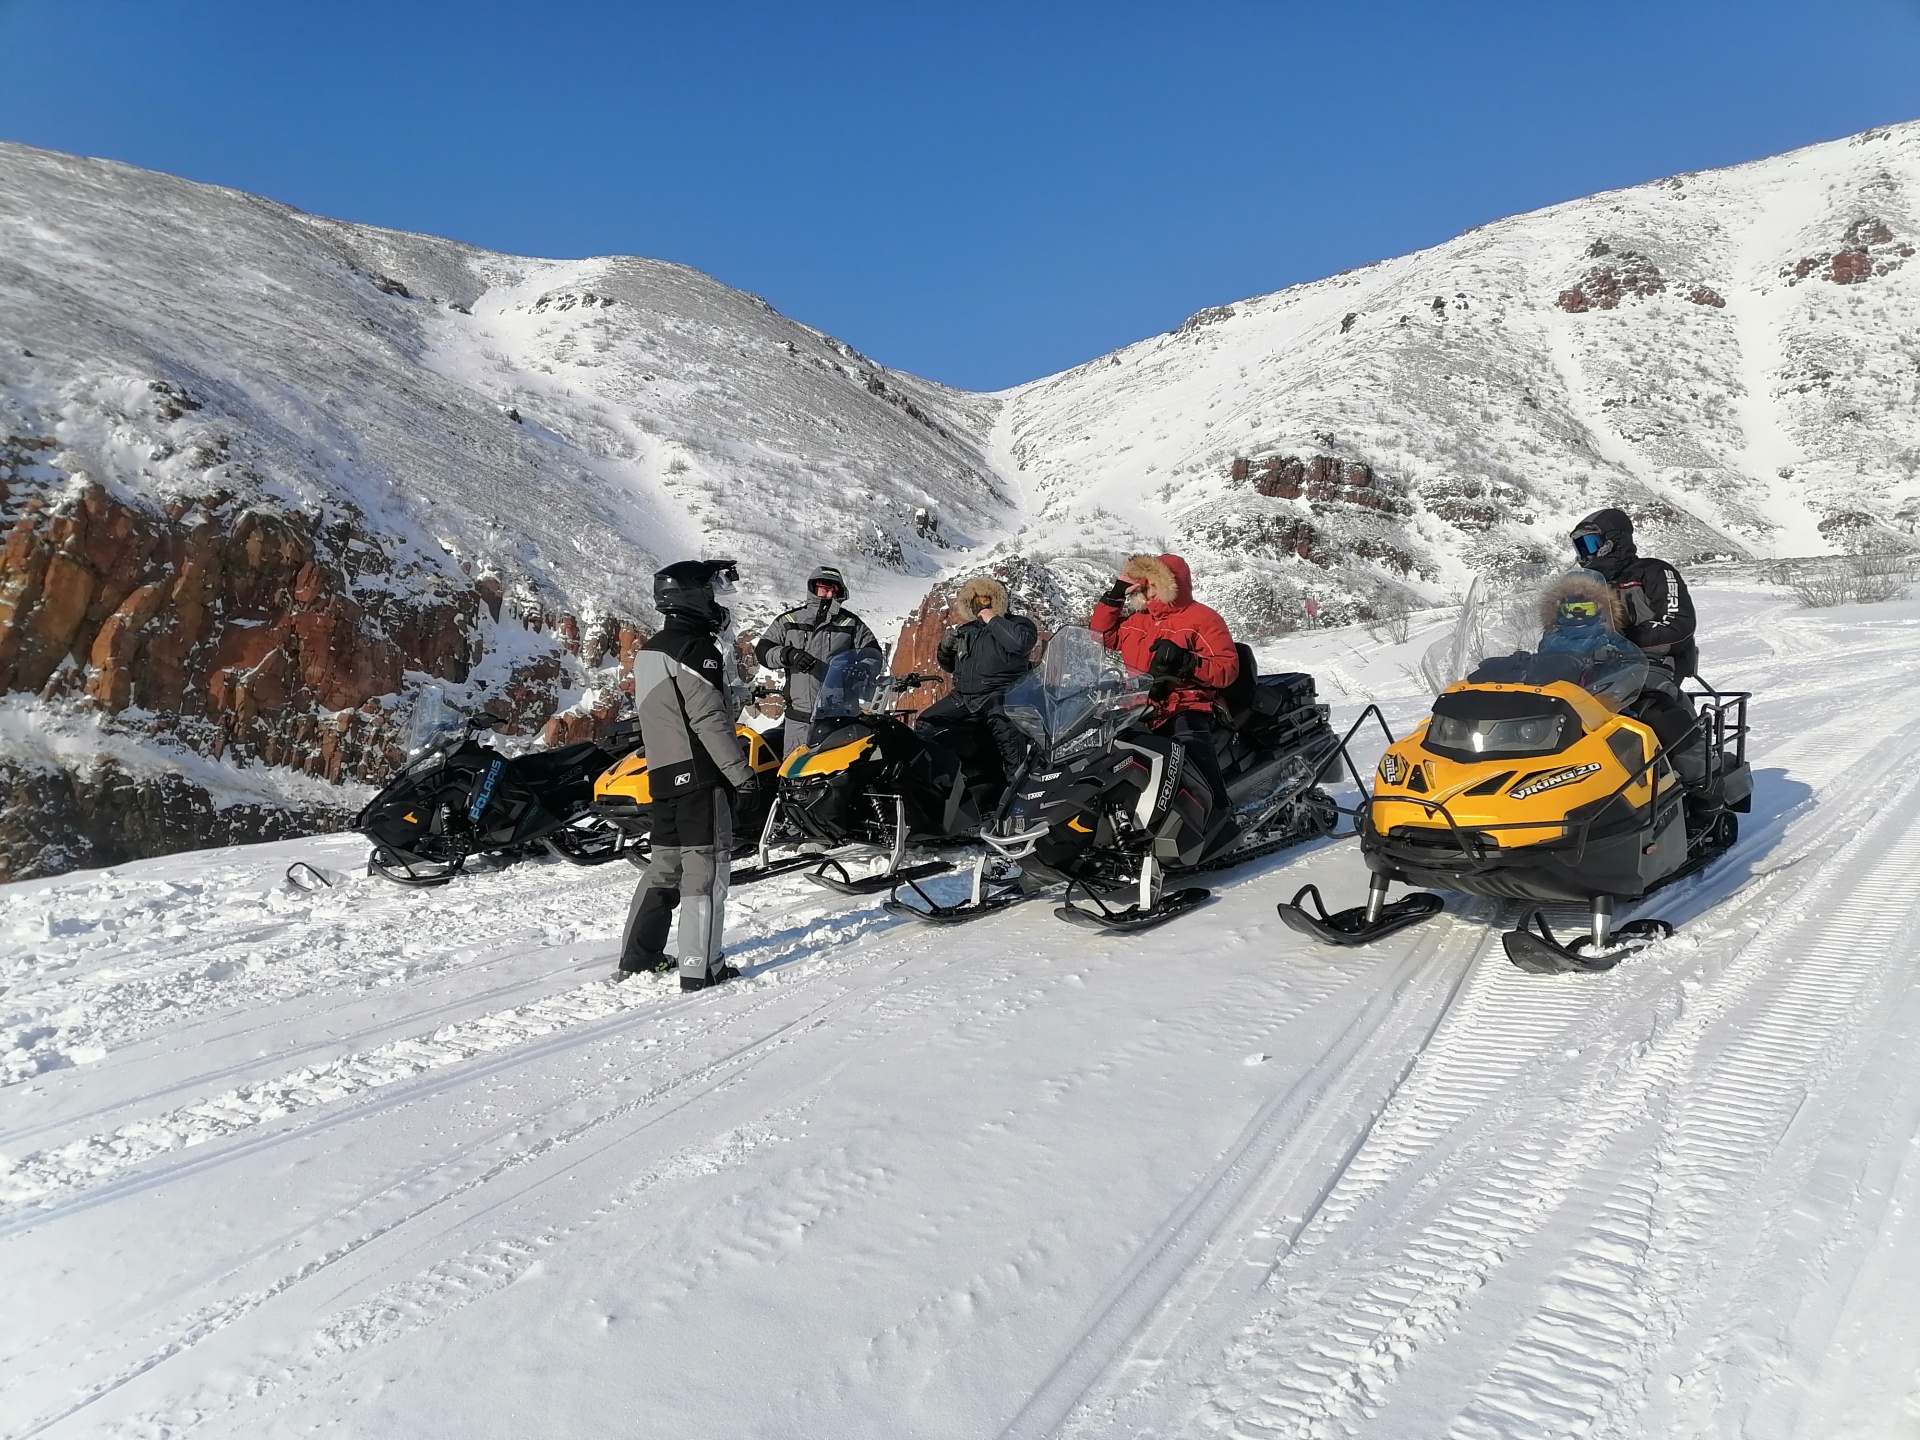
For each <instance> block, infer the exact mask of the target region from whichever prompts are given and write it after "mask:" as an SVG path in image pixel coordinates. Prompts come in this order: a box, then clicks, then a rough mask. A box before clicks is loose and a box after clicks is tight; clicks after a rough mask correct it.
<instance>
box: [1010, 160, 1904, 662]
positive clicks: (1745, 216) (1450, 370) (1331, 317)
mask: <svg viewBox="0 0 1920 1440" xmlns="http://www.w3.org/2000/svg"><path fill="white" fill-rule="evenodd" d="M1917 245H1920V124H1910V125H1904V126H1898V127H1894V128H1892V129H1887V130H1879V131H1873V132H1870V133H1867V134H1864V135H1860V136H1857V137H1855V138H1853V139H1850V140H1845V141H1839V142H1835V143H1832V144H1826V145H1818V146H1814V147H1812V148H1810V149H1806V150H1801V151H1797V152H1795V153H1793V154H1789V155H1784V156H1780V157H1778V158H1775V159H1771V160H1765V161H1761V162H1758V163H1755V164H1751V165H1743V166H1740V167H1738V168H1735V169H1730V170H1721V171H1713V172H1709V173H1703V174H1697V175H1685V176H1679V177H1676V178H1674V179H1670V180H1665V181H1661V182H1659V183H1657V184H1651V185H1643V186H1640V187H1637V188H1635V189H1631V190H1623V191H1618V192H1615V193H1611V194H1605V195H1598V196H1594V197H1593V198H1591V199H1587V200H1580V201H1576V202H1574V203H1571V204H1567V205H1560V206H1557V207H1555V208H1553V209H1550V210H1544V211H1540V212H1538V213H1535V214H1530V215H1522V216H1518V217H1515V218H1513V219H1509V220H1503V221H1500V222H1499V223H1497V224H1493V225H1487V226H1484V227H1482V228H1481V229H1478V230H1475V231H1473V232H1471V233H1469V234H1467V235H1463V236H1461V237H1460V238H1459V239H1457V240H1454V241H1451V242H1450V243H1448V244H1445V245H1442V246H1439V247H1437V248H1435V249H1433V250H1428V251H1424V252H1421V253H1419V254H1416V255H1409V256H1405V257H1402V258H1400V259H1395V260H1388V261H1384V262H1382V263H1380V264H1377V265H1373V266H1369V267H1367V268H1365V269H1362V270H1356V271H1351V272H1348V273H1346V274H1342V275H1337V276H1334V277H1332V278H1331V279H1328V280H1323V281H1320V282H1318V283H1316V284H1311V285H1303V286H1299V287H1297V288H1294V289H1291V290H1285V291H1281V292H1280V293H1278V294H1274V295H1268V296H1265V297H1262V298H1260V299H1254V300H1248V301H1245V302H1242V303H1240V304H1235V305H1229V306H1222V307H1220V308H1218V309H1215V310H1209V311H1203V312H1201V313H1200V314H1198V315H1196V316H1194V317H1193V318H1192V319H1190V320H1189V321H1188V322H1187V323H1186V324H1185V325H1184V326H1182V327H1181V328H1180V329H1179V330H1178V331H1177V332H1175V333H1173V334H1170V335H1164V336H1160V337H1158V338H1155V339H1152V340H1147V341H1143V342H1142V343H1140V344H1138V345H1134V346H1130V347H1129V348H1127V349H1125V350H1121V351H1118V352H1116V353H1114V354H1112V355H1108V356H1103V357H1101V358H1100V359H1098V360H1094V361H1091V362H1089V363H1088V364H1086V365H1083V366H1081V367H1079V368H1078V369H1075V370H1071V371H1068V372H1066V373H1065V374H1062V375H1058V376H1055V377H1053V378H1051V379H1048V380H1043V381H1039V382H1037V383H1035V384H1033V385H1030V386H1026V387H1023V388H1021V389H1020V390H1018V391H1015V392H1013V394H1012V395H1011V396H1010V397H1009V402H1008V405H1007V409H1006V411H1005V413H1004V414H1003V416H1002V420H1001V431H1000V438H1001V441H1002V443H1003V444H1004V446H1005V447H1006V452H1007V454H1008V455H1009V456H1010V457H1011V458H1012V460H1014V461H1015V462H1017V464H1018V466H1019V469H1020V472H1021V475H1022V477H1023V480H1024V482H1025V486H1026V489H1027V491H1028V494H1029V496H1030V501H1031V505H1032V513H1031V515H1030V516H1029V517H1028V520H1029V524H1028V529H1027V530H1026V531H1025V532H1024V533H1023V535H1022V537H1021V541H1020V543H1021V545H1022V546H1023V547H1025V548H1027V549H1029V550H1038V551H1045V552H1049V553H1053V554H1058V555H1061V556H1063V557H1067V558H1073V557H1078V556H1088V557H1090V558H1092V559H1093V560H1095V561H1096V562H1097V563H1101V564H1104V563H1106V556H1107V555H1108V554H1110V552H1111V551H1112V550H1113V549H1114V548H1115V547H1116V546H1117V545H1121V544H1126V543H1139V544H1146V545H1156V544H1164V545H1169V546H1174V547H1183V548H1184V549H1185V550H1186V551H1187V553H1188V554H1189V555H1190V556H1192V557H1194V558H1195V559H1196V561H1197V563H1196V565H1195V571H1196V575H1198V576H1200V577H1202V578H1201V590H1202V593H1203V596H1205V597H1207V598H1212V599H1214V600H1215V601H1216V602H1217V603H1221V604H1222V605H1223V608H1225V609H1227V610H1228V611H1229V612H1230V613H1231V614H1232V615H1233V616H1234V617H1235V618H1237V619H1239V620H1241V621H1242V622H1243V624H1247V625H1251V626H1253V627H1256V628H1266V629H1284V628H1286V627H1287V626H1288V625H1290V624H1293V623H1297V621H1298V619H1299V616H1300V613H1301V608H1302V602H1303V601H1304V599H1305V598H1307V597H1309V596H1313V597H1317V598H1318V599H1319V600H1320V601H1321V602H1322V603H1323V604H1324V605H1326V606H1327V613H1329V614H1334V615H1338V614H1339V613H1341V611H1342V610H1348V609H1350V608H1351V607H1350V605H1349V604H1348V603H1346V602H1354V601H1358V602H1360V603H1364V602H1365V601H1366V599H1367V597H1369V596H1371V595H1377V594H1378V593H1379V592H1380V591H1381V589H1382V588H1383V587H1385V586H1390V585H1393V584H1395V583H1398V582H1407V583H1408V584H1409V585H1410V588H1411V589H1412V590H1413V591H1414V592H1416V593H1424V594H1426V595H1429V596H1431V595H1434V594H1437V593H1438V592H1439V591H1442V590H1445V589H1453V588H1457V587H1458V586H1459V585H1460V584H1461V583H1462V582H1463V581H1464V580H1465V579H1466V578H1467V577H1468V576H1469V575H1470V574H1471V573H1473V572H1474V571H1498V570H1500V569H1502V568H1503V567H1505V566H1506V565H1508V564H1510V563H1511V562H1512V561H1514V560H1515V559H1516V558H1524V557H1525V556H1527V555H1528V554H1530V553H1534V552H1539V551H1545V552H1550V553H1551V554H1553V555H1555V556H1559V555H1562V554H1564V553H1565V550H1564V544H1565V542H1564V535H1565V532H1566V530H1567V529H1568V528H1569V522H1570V521H1572V520H1574V519H1576V518H1577V517H1578V516H1580V515H1581V514H1583V513H1585V512H1587V511H1589V510H1591V509H1594V508H1596V507H1597V506H1599V505H1602V504H1607V503H1619V504H1622V505H1624V506H1625V507H1626V508H1627V509H1628V510H1629V511H1630V512H1631V513H1633V514H1634V515H1635V516H1636V518H1637V519H1638V520H1639V521H1640V522H1641V525H1642V527H1643V529H1644V530H1645V531H1646V532H1647V534H1648V536H1649V539H1650V542H1651V546H1652V547H1653V548H1655V549H1657V550H1658V551H1660V552H1662V553H1666V554H1669V555H1672V556H1674V558H1677V559H1683V560H1685V559H1691V558H1694V557H1698V556H1703V555H1710V554H1732V555H1740V554H1745V555H1753V556H1758V557H1770V556H1777V555H1804V554H1818V553H1825V552H1826V551H1828V550H1830V549H1832V548H1835V547H1836V546H1839V545H1844V544H1846V543H1859V542H1860V540H1861V539H1862V538H1864V537H1865V536H1867V535H1873V534H1877V535H1879V536H1881V537H1882V538H1883V539H1889V540H1892V541H1894V542H1895V543H1901V542H1906V541H1910V540H1911V538H1912V537H1913V536H1914V534H1915V533H1916V531H1920V258H1917V257H1916V246H1917ZM1316 457H1318V458H1319V459H1320V464H1319V465H1318V466H1317V467H1316V466H1315V465H1314V461H1315V459H1316ZM1236 460H1238V461H1240V462H1242V463H1241V465H1240V466H1239V467H1238V469H1239V472H1240V473H1239V474H1236V465H1235V462H1236ZM1289 460H1294V461H1298V462H1299V463H1298V464H1294V465H1289V464H1288V463H1287V462H1288V461H1289ZM1362 467H1364V468H1362ZM1262 492H1265V493H1262Z"/></svg>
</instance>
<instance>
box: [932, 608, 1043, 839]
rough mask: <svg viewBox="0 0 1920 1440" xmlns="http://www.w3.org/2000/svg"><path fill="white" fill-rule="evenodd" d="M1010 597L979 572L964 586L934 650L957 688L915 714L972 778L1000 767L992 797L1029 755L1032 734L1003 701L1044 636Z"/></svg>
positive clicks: (989, 777) (1030, 663)
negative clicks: (1012, 607)
mask: <svg viewBox="0 0 1920 1440" xmlns="http://www.w3.org/2000/svg"><path fill="white" fill-rule="evenodd" d="M1008 603H1009V602H1008V597H1007V587H1006V586H1004V585H1002V584H1001V583H1000V582H999V581H998V580H995V579H994V578H993V577H992V576H990V575H976V576H975V577H974V578H973V579H971V580H969V581H967V582H966V583H965V584H963V585H962V586H961V587H960V591H959V593H958V594H957V595H955V596H954V600H953V620H954V624H953V627H952V628H951V629H949V630H948V631H947V633H946V634H945V635H943V636H942V637H941V639H940V645H939V648H938V649H936V650H935V652H934V658H935V659H936V660H938V661H939V663H940V668H941V669H942V670H945V671H946V672H947V673H948V674H950V675H951V676H953V690H952V692H951V693H949V694H947V695H944V696H942V697H941V698H940V699H938V700H936V701H934V702H933V704H931V705H929V706H928V707H927V708H926V709H925V710H922V711H921V712H920V718H919V719H918V720H917V721H915V727H916V728H917V729H920V730H923V731H926V732H927V733H928V736H929V738H932V739H937V740H940V741H941V742H942V743H944V744H946V745H947V746H949V748H951V749H952V750H953V751H954V753H956V754H957V755H959V756H960V759H961V761H962V763H963V764H965V765H966V767H967V773H968V776H969V778H971V779H973V780H974V781H975V783H979V782H980V781H981V780H983V779H986V780H992V777H993V774H994V772H995V771H996V770H997V771H998V773H999V779H998V780H997V782H994V783H995V791H996V793H995V794H994V795H993V797H992V800H993V801H995V802H997V801H998V800H1000V799H1001V798H1002V795H1001V793H1000V792H1001V791H1002V790H1004V788H1005V787H1006V786H1008V785H1011V784H1012V783H1013V781H1014V779H1015V778H1016V777H1017V776H1018V775H1019V773H1020V767H1021V766H1022V765H1024V764H1025V763H1026V760H1027V746H1028V741H1027V737H1026V735H1025V734H1023V733H1022V732H1021V730H1020V727H1019V726H1017V725H1015V724H1014V723H1013V721H1011V720H1009V719H1008V718H1007V713H1006V710H1005V708H1004V706H1003V704H1002V702H1003V701H1004V700H1005V699H1006V695H1007V690H1008V689H1009V688H1010V687H1011V686H1012V685H1013V682H1014V681H1016V680H1018V679H1019V678H1020V677H1021V676H1022V675H1025V674H1026V673H1027V672H1028V671H1029V670H1031V669H1032V668H1033V661H1032V660H1031V659H1030V658H1029V657H1030V656H1031V655H1032V653H1033V642H1034V641H1035V640H1037V639H1038V638H1039V635H1040V631H1039V628H1038V627H1037V626H1035V624H1034V623H1033V621H1031V620H1029V619H1028V618H1027V617H1026V616H1024V615H1010V614H1008V613H1007V605H1008ZM982 732H984V733H982ZM991 757H997V759H998V762H999V763H998V765H997V766H996V765H994V764H993V763H992V760H991Z"/></svg>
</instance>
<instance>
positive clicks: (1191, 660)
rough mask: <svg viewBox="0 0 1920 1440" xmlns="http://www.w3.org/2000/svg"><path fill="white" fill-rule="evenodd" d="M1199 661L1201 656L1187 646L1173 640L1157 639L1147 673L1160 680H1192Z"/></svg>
mask: <svg viewBox="0 0 1920 1440" xmlns="http://www.w3.org/2000/svg"><path fill="white" fill-rule="evenodd" d="M1199 663H1200V657H1199V656H1198V655H1196V654H1194V653H1193V651H1191V650H1189V649H1187V647H1186V646H1184V645H1181V644H1178V643H1176V642H1175V641H1172V640H1156V641H1154V642H1153V659H1152V660H1150V661H1148V662H1147V673H1148V674H1149V675H1151V676H1153V677H1154V678H1155V679H1158V680H1190V679H1192V678H1193V671H1194V667H1195V666H1197V665H1198V664H1199Z"/></svg>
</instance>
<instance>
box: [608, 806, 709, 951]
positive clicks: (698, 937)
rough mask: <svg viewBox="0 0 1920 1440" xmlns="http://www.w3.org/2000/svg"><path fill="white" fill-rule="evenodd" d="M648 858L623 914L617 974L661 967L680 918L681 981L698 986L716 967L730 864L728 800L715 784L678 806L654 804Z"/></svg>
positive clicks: (651, 807)
mask: <svg viewBox="0 0 1920 1440" xmlns="http://www.w3.org/2000/svg"><path fill="white" fill-rule="evenodd" d="M648 808H649V809H650V810H651V811H652V818H653V857H652V858H651V859H650V860H649V861H648V862H647V868H646V870H645V872H644V873H642V875H641V876H640V883H639V884H638V885H637V886H635V887H634V891H633V903H632V904H630V905H629V906H628V907H627V932H626V936H625V938H624V940H623V941H622V942H621V946H620V968H621V969H623V970H651V969H653V968H655V967H657V966H659V965H663V964H665V963H666V962H667V961H668V959H669V958H670V957H669V956H668V955H666V954H665V951H666V947H667V930H668V929H669V927H670V926H671V925H672V924H673V912H674V910H675V909H678V910H679V912H680V975H681V977H682V978H683V979H692V980H704V979H706V978H708V976H709V974H710V973H711V972H712V971H713V970H715V969H717V968H719V965H720V935H721V930H722V928H723V926H724V925H725V922H726V911H727V880H728V876H729V872H730V871H731V869H732V865H733V797H732V795H731V794H729V793H728V791H727V789H726V787H725V786H722V785H716V786H714V787H713V788H712V789H711V790H705V791H702V792H700V793H699V794H696V795H686V796H682V797H681V798H679V799H677V800H656V801H654V802H653V804H652V805H651V806H649V807H648Z"/></svg>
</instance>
